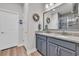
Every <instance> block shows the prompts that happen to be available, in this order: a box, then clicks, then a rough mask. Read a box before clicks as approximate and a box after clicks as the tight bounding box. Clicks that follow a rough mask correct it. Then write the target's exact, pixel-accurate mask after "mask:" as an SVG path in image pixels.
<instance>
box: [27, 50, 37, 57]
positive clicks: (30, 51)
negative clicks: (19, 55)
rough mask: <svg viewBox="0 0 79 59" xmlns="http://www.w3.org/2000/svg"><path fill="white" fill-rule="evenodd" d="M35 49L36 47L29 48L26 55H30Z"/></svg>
mask: <svg viewBox="0 0 79 59" xmlns="http://www.w3.org/2000/svg"><path fill="white" fill-rule="evenodd" d="M35 51H37V49H36V48H34V49H31V50H27V55H28V56H30V55H31V53H33V52H35Z"/></svg>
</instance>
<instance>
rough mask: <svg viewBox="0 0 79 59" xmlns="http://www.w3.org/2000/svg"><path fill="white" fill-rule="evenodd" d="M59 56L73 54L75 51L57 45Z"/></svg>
mask: <svg viewBox="0 0 79 59" xmlns="http://www.w3.org/2000/svg"><path fill="white" fill-rule="evenodd" d="M58 55H59V56H75V52H74V51H72V50H69V49H66V48H63V47H58Z"/></svg>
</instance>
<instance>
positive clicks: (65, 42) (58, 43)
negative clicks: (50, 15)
mask: <svg viewBox="0 0 79 59" xmlns="http://www.w3.org/2000/svg"><path fill="white" fill-rule="evenodd" d="M36 48H37V51H39V52H40V53H41V54H42V55H44V56H78V55H79V37H75V36H70V35H68V36H64V35H61V34H55V33H44V32H36Z"/></svg>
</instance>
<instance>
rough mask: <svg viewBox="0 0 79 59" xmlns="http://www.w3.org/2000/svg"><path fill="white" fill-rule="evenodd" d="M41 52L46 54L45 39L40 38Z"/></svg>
mask: <svg viewBox="0 0 79 59" xmlns="http://www.w3.org/2000/svg"><path fill="white" fill-rule="evenodd" d="M42 54H43V55H46V40H43V39H42Z"/></svg>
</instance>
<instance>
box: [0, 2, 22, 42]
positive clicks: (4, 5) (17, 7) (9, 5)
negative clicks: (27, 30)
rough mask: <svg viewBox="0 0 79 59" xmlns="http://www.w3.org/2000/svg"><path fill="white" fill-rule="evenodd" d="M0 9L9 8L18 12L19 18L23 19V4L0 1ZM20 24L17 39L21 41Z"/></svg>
mask: <svg viewBox="0 0 79 59" xmlns="http://www.w3.org/2000/svg"><path fill="white" fill-rule="evenodd" d="M0 9H4V10H10V11H11V12H15V13H18V15H19V19H23V4H21V3H20V4H19V3H0ZM22 31H23V29H22V25H19V41H20V42H22V39H23V37H22V35H23V34H22Z"/></svg>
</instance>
